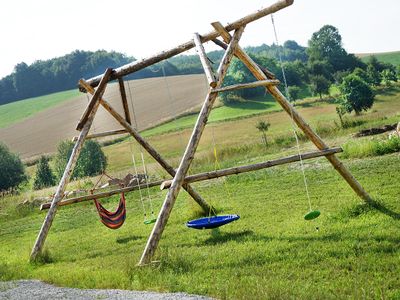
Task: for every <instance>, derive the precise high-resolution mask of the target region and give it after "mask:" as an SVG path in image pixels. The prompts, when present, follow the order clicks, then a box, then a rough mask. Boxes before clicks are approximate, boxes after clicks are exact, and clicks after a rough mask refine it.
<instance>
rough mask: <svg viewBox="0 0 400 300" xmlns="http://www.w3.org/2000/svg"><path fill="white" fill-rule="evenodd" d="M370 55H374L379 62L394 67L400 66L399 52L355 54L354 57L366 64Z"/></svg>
mask: <svg viewBox="0 0 400 300" xmlns="http://www.w3.org/2000/svg"><path fill="white" fill-rule="evenodd" d="M372 55H374V56H375V57H376V58H377V59H378V60H379V61H382V62H384V63H391V64H393V65H396V66H397V65H400V51H393V52H381V53H358V54H356V56H357V57H359V58H361V60H362V61H363V62H368V59H369V58H370V57H371V56H372Z"/></svg>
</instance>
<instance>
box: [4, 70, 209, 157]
mask: <svg viewBox="0 0 400 300" xmlns="http://www.w3.org/2000/svg"><path fill="white" fill-rule="evenodd" d="M126 91H127V96H128V98H129V99H128V100H129V101H128V102H129V106H130V110H131V115H132V103H133V107H134V110H135V114H136V116H137V124H138V128H139V130H143V129H146V128H149V127H152V126H154V125H157V124H159V123H161V122H163V121H165V120H168V119H171V118H173V117H174V116H176V115H178V114H181V113H183V112H185V111H188V110H191V109H193V108H195V107H197V106H199V105H200V104H201V103H202V102H203V100H204V97H205V95H206V92H207V86H206V82H205V79H204V75H186V76H172V77H166V78H163V77H160V78H150V79H141V80H132V81H130V82H129V83H126ZM131 95H132V101H131ZM104 99H106V100H107V101H109V102H110V103H111V104H112V105H113V107H114V108H115V109H117V110H118V111H119V112H120V113H121V114H122V115H123V110H122V105H121V99H120V95H119V91H118V85H117V84H110V85H109V86H108V87H107V90H106V93H105V95H104ZM87 102H88V99H87V96H86V95H85V94H82V96H80V97H77V98H76V99H74V100H72V101H67V102H65V103H63V104H61V105H59V106H56V107H53V108H49V109H47V110H45V111H42V112H39V113H37V114H35V115H34V116H32V117H30V118H28V119H25V120H23V121H21V122H19V123H16V124H14V125H11V126H9V127H7V128H2V129H0V141H2V142H4V143H5V144H6V145H7V146H8V147H9V148H10V149H11V150H12V151H14V152H17V153H19V154H20V156H21V158H29V157H32V156H37V155H40V154H44V153H52V152H54V151H55V150H56V147H57V144H58V143H59V142H60V141H61V140H64V139H70V138H72V137H73V136H75V135H77V134H78V132H77V131H76V130H75V127H76V124H77V122H78V120H79V119H80V116H81V114H82V113H83V111H84V109H85V106H86V105H87ZM120 128H121V127H120V125H119V124H117V122H116V121H114V119H113V118H112V117H111V116H110V115H109V113H108V112H107V111H105V110H104V109H103V108H102V107H100V108H99V111H98V113H97V115H96V118H95V121H94V126H92V132H93V131H94V132H102V131H107V130H112V129H120Z"/></svg>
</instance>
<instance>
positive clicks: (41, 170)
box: [33, 155, 56, 190]
mask: <svg viewBox="0 0 400 300" xmlns="http://www.w3.org/2000/svg"><path fill="white" fill-rule="evenodd" d="M55 183H56V179H55V177H54V174H53V172H52V171H51V169H50V167H49V159H48V158H47V157H46V156H44V155H42V156H41V157H40V159H39V163H38V166H37V169H36V174H35V180H34V181H33V189H34V190H40V189H42V188H45V187H49V186H53V185H54V184H55Z"/></svg>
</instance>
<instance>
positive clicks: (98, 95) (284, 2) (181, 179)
mask: <svg viewBox="0 0 400 300" xmlns="http://www.w3.org/2000/svg"><path fill="white" fill-rule="evenodd" d="M291 4H293V0H279V1H278V2H276V3H275V4H273V5H271V6H269V7H266V8H264V9H261V10H259V11H257V12H255V13H253V14H250V15H247V16H245V17H243V18H241V19H239V20H237V21H235V22H232V23H230V24H229V25H227V26H225V27H224V26H223V25H222V24H221V23H219V22H214V23H212V24H211V25H212V26H213V28H214V30H213V31H211V32H209V33H207V34H204V35H199V34H197V33H196V34H194V37H193V39H192V40H190V41H188V42H186V43H184V44H181V45H179V46H177V47H175V48H172V49H169V50H166V51H163V52H161V53H159V54H157V55H155V56H151V57H149V58H145V59H142V60H140V61H135V62H132V63H130V64H127V65H124V66H121V67H119V68H117V69H114V70H112V69H107V70H106V71H105V73H104V74H102V75H99V76H96V77H93V78H91V79H89V80H83V79H81V80H80V81H79V88H80V90H81V91H84V92H87V93H89V94H91V95H92V97H91V99H90V101H89V103H88V105H87V107H86V109H85V111H84V113H83V115H82V117H81V119H80V121H79V122H78V125H77V127H76V129H77V130H78V131H80V133H79V136H78V137H77V138H76V139H75V146H74V148H73V150H72V153H71V156H70V158H69V161H68V163H67V165H66V167H65V171H64V174H63V176H62V178H61V180H60V182H59V185H58V187H57V190H56V193H55V195H54V197H53V199H52V201H51V203H46V204H43V205H42V207H41V209H48V212H47V215H46V218H45V220H44V222H43V225H42V227H41V229H40V232H39V234H38V236H37V239H36V241H35V244H34V246H33V249H32V252H31V260H35V259H36V258H37V257H38V255H39V254H40V253H41V251H42V249H43V246H44V243H45V240H46V237H47V234H48V232H49V230H50V227H51V225H52V222H53V219H54V217H55V215H56V212H57V209H58V207H59V206H63V205H69V204H72V203H77V202H81V201H88V200H93V199H100V198H104V197H109V196H111V195H114V194H121V193H127V192H130V191H133V190H137V189H140V188H144V187H145V186H146V185H143V184H138V185H136V186H127V187H123V188H118V189H114V190H111V191H107V192H100V193H94V194H92V195H86V196H81V197H76V198H71V199H65V200H63V195H64V192H65V189H66V186H67V184H68V183H69V181H70V178H71V174H72V172H73V169H74V167H75V164H76V161H77V159H78V156H79V153H80V151H81V149H82V146H83V143H84V141H85V140H86V139H88V138H96V137H103V136H109V135H114V134H120V133H129V134H130V135H131V136H132V137H133V138H134V139H135V140H136V141H137V142H138V143H139V144H140V145H141V146H142V147H143V148H144V149H145V150H146V151H147V152H148V153H149V154H150V155H151V156H152V157H153V158H154V159H155V160H156V161H157V162H158V163H159V164H160V165H161V167H162V168H163V169H165V170H166V171H167V172H168V174H169V175H170V176H171V179H170V180H167V181H157V182H150V183H147V187H154V186H161V188H162V189H164V188H168V189H169V190H168V193H167V195H166V198H165V200H164V202H163V205H162V207H161V210H160V212H159V214H158V216H157V220H156V222H155V224H154V227H153V229H152V232H151V234H150V236H149V238H148V241H147V244H146V246H145V249H144V251H143V254H142V256H141V258H140V261H139V263H138V265H146V264H148V263H150V262H151V260H152V257H153V256H154V253H155V251H156V249H157V246H158V243H159V241H160V239H161V236H162V233H163V231H164V228H165V226H166V225H167V222H168V219H169V216H170V214H171V211H172V209H173V207H174V204H175V201H176V199H177V196H178V194H179V192H180V190H181V188H184V189H185V190H186V191H187V192H188V193H189V195H190V196H191V197H192V198H193V200H194V201H196V202H197V203H198V205H199V206H200V207H201V208H202V209H203V210H204V211H205V212H209V211H210V210H211V209H212V207H211V206H210V205H209V204H208V203H207V202H206V201H205V200H204V199H203V198H202V197H201V196H200V195H199V194H198V193H197V192H196V191H195V190H194V189H193V188H192V187H191V185H190V183H193V182H197V181H202V180H209V179H213V178H218V177H222V176H228V175H233V174H239V173H244V172H250V171H255V170H260V169H265V168H269V167H273V166H277V165H282V164H287V163H292V162H296V161H303V160H306V159H311V158H316V157H321V156H325V157H326V158H327V160H328V161H329V162H330V163H331V164H332V166H333V167H334V168H335V169H336V171H337V172H338V173H339V174H340V175H341V176H342V177H343V178H344V180H345V181H346V182H347V183H348V184H349V185H350V187H351V188H352V189H353V190H354V191H355V192H356V194H357V195H358V196H359V197H361V198H362V199H363V200H364V201H366V202H371V201H372V198H371V197H370V196H369V195H368V193H367V192H366V191H365V190H364V189H363V187H362V186H361V185H360V183H359V182H358V181H357V180H356V179H355V178H354V177H353V175H352V174H351V173H350V172H349V170H348V169H347V168H346V167H345V166H344V165H343V164H342V163H341V162H340V160H339V159H338V158H337V157H336V156H335V154H336V153H338V152H341V151H342V149H341V148H329V146H328V145H327V144H326V143H325V142H324V141H323V140H322V139H321V138H320V137H319V136H318V135H317V134H316V133H315V132H314V131H313V129H312V128H311V127H310V126H309V125H308V124H307V123H306V121H305V120H304V119H303V118H302V117H301V116H300V115H299V113H298V112H297V111H296V110H295V109H294V108H293V106H292V105H291V104H290V102H289V101H288V100H287V99H286V97H285V96H284V95H283V94H282V93H281V92H280V91H279V89H278V87H277V85H278V84H279V81H278V80H276V79H275V76H274V75H273V74H272V73H271V72H270V71H268V70H267V69H265V68H264V67H261V66H259V65H258V64H257V63H255V62H254V61H253V60H252V59H251V58H250V56H249V55H247V54H246V52H245V51H244V50H243V49H242V48H241V47H240V46H239V40H240V38H241V36H242V33H243V31H244V28H245V26H246V25H247V24H249V23H251V22H254V21H256V20H258V19H260V18H262V17H265V16H267V15H270V14H273V13H275V12H277V11H279V10H281V9H283V8H285V7H288V6H290V5H291ZM231 31H233V35H231V34H230V32H231ZM218 38H222V40H220V39H218ZM209 41H212V42H214V43H215V44H216V45H218V46H220V47H221V48H223V49H225V53H224V55H223V57H222V60H221V62H220V64H219V67H218V70H217V71H216V72H214V71H213V69H212V67H211V65H210V62H209V60H208V58H207V56H206V53H205V50H204V47H203V43H206V42H209ZM192 48H196V50H197V53H198V55H199V58H200V61H201V64H202V66H203V68H204V72H205V75H206V78H207V81H208V84H209V90H208V94H207V96H206V98H205V100H204V102H203V106H202V108H201V110H200V113H199V116H198V119H197V121H196V124H195V126H194V128H193V132H192V135H191V137H190V140H189V142H188V144H187V146H186V150H185V152H184V154H183V157H182V158H181V161H180V164H179V167H178V168H177V169H176V170H175V169H174V168H173V167H172V166H171V165H170V164H169V163H167V161H166V160H165V159H164V158H163V157H162V156H161V155H160V154H159V153H158V152H157V151H156V150H155V149H154V148H153V147H152V146H151V145H150V144H149V143H148V142H147V141H146V140H145V139H144V138H143V137H142V136H141V135H140V134H139V132H138V131H137V129H136V128H135V127H133V126H132V122H131V118H130V113H129V108H128V102H127V96H126V91H125V86H124V80H123V78H124V76H126V75H129V74H131V73H134V72H137V71H139V70H141V69H143V68H146V67H149V66H152V65H154V64H156V63H158V62H161V61H163V60H165V59H168V58H170V57H173V56H175V55H178V54H180V53H183V52H185V51H187V50H189V49H192ZM233 56H236V57H237V58H238V59H239V60H241V61H242V62H243V64H244V65H245V66H246V67H247V68H248V69H249V70H250V72H251V73H252V74H253V75H254V77H255V78H256V79H257V81H256V82H253V83H247V84H236V85H231V86H226V87H222V84H223V80H224V77H225V75H226V72H227V70H228V67H229V64H230V62H231V59H232V58H233ZM113 80H117V81H118V84H119V90H120V94H121V99H122V104H123V109H124V114H125V116H124V117H123V116H122V115H120V114H119V113H118V112H117V111H116V110H115V109H114V108H113V107H112V106H111V105H110V104H109V102H107V101H106V100H105V99H104V98H103V94H104V91H105V88H106V86H107V83H108V82H110V81H113ZM258 86H263V87H265V89H266V91H267V92H269V93H270V94H271V95H272V96H273V97H274V98H275V100H276V101H277V102H278V103H279V104H280V105H281V107H282V108H283V109H284V111H286V112H287V113H288V114H289V116H290V117H291V119H292V120H293V122H294V123H295V124H296V125H297V127H298V128H299V129H300V130H302V131H303V133H304V134H305V136H306V137H307V138H308V139H309V140H310V141H311V142H313V143H314V145H315V146H316V147H317V148H318V149H319V150H318V151H314V152H309V153H303V154H300V153H299V154H298V155H293V156H289V157H285V158H281V159H276V160H271V161H266V162H262V163H257V164H252V165H247V166H240V167H233V168H228V169H221V170H216V171H212V172H206V173H201V174H195V175H191V176H187V173H188V170H189V167H190V165H191V163H192V160H193V158H194V155H195V152H196V149H197V146H198V144H199V141H200V138H201V136H202V133H203V131H204V128H205V126H206V124H207V120H208V116H209V114H210V112H211V109H212V107H213V104H214V102H215V100H216V98H217V95H218V93H220V92H225V91H229V90H236V89H242V88H252V87H258ZM95 87H97V89H95ZM100 105H101V106H103V107H104V108H105V109H106V110H107V111H108V112H109V113H110V114H111V115H112V116H113V117H114V118H115V119H116V120H117V121H118V123H119V124H120V125H121V126H122V129H119V130H113V131H108V132H104V133H98V134H92V135H89V130H90V128H91V125H92V122H93V119H94V117H95V115H96V112H97V109H98V107H99V106H100Z"/></svg>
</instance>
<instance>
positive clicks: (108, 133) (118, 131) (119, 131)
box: [72, 129, 128, 142]
mask: <svg viewBox="0 0 400 300" xmlns="http://www.w3.org/2000/svg"><path fill="white" fill-rule="evenodd" d="M127 132H128V131H126V129H116V130H110V131H104V132H99V133H94V134H88V135H87V136H86V139H87V140H90V139H96V138H100V137H105V136H111V135H117V134H124V133H127ZM77 140H78V136H74V137H73V138H72V141H73V142H76V141H77Z"/></svg>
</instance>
